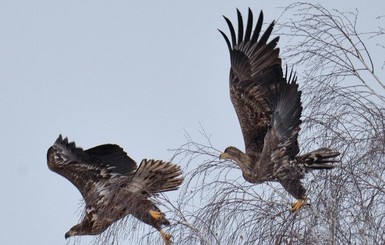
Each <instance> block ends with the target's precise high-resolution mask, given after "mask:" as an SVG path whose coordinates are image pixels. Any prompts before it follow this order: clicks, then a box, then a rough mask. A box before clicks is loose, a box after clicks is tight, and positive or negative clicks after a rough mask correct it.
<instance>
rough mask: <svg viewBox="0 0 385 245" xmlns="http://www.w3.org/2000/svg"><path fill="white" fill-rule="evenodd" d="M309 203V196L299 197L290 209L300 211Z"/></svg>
mask: <svg viewBox="0 0 385 245" xmlns="http://www.w3.org/2000/svg"><path fill="white" fill-rule="evenodd" d="M306 205H308V202H307V198H306V197H305V198H303V199H298V200H297V201H296V202H295V203H293V204H292V205H291V209H290V211H291V212H293V213H295V212H298V211H299V210H300V209H301V208H302V207H303V206H306Z"/></svg>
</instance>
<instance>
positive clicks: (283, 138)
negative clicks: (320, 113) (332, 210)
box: [261, 72, 305, 198]
mask: <svg viewBox="0 0 385 245" xmlns="http://www.w3.org/2000/svg"><path fill="white" fill-rule="evenodd" d="M285 77H286V78H284V79H282V80H281V85H280V87H279V89H278V96H277V97H276V98H275V99H274V100H273V101H272V106H271V108H272V120H271V127H270V129H269V130H268V132H267V134H266V136H265V142H264V151H263V154H262V156H261V158H262V159H266V160H265V161H262V162H261V164H262V165H263V164H270V162H272V163H273V165H274V166H273V171H274V172H275V173H274V175H275V176H278V179H279V181H280V183H281V184H282V185H283V187H284V188H285V189H286V190H287V191H288V192H289V193H290V194H292V195H293V196H294V197H296V198H301V196H303V195H304V194H305V188H304V187H303V186H302V184H301V181H300V178H299V176H303V175H304V174H305V172H302V171H304V169H302V168H299V167H298V166H297V164H298V163H297V162H296V161H293V160H294V158H295V157H296V155H297V154H298V153H299V146H298V133H299V131H300V124H301V120H300V117H301V113H302V106H301V91H298V84H297V83H296V77H295V76H292V73H291V74H290V76H289V77H287V72H286V75H285Z"/></svg>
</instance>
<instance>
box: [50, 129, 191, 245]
mask: <svg viewBox="0 0 385 245" xmlns="http://www.w3.org/2000/svg"><path fill="white" fill-rule="evenodd" d="M47 164H48V167H49V169H50V170H52V171H54V172H56V173H58V174H60V175H62V176H63V177H65V178H67V179H68V180H69V181H70V182H71V183H73V184H74V185H75V186H76V188H77V189H78V190H79V191H80V193H81V194H82V196H83V198H84V200H85V203H86V213H85V216H84V219H83V220H82V222H81V223H80V224H77V225H75V226H74V227H72V228H71V229H70V230H69V231H68V232H67V233H66V234H65V237H66V238H67V237H70V236H76V235H97V234H100V233H102V232H103V231H105V230H106V229H107V228H108V227H109V226H110V225H111V224H112V223H114V222H115V221H118V220H120V219H122V218H124V217H125V216H127V215H129V214H131V215H133V216H134V217H136V218H137V219H139V220H140V221H142V222H144V223H146V224H149V225H151V226H153V227H154V228H156V229H157V230H159V231H160V232H161V235H162V237H163V239H164V241H165V243H166V244H169V243H170V236H169V235H168V234H166V233H164V232H163V231H162V230H161V227H162V225H168V224H169V221H168V220H167V219H166V218H165V215H164V214H163V213H162V212H161V211H160V210H159V208H158V207H156V206H155V204H154V203H153V202H152V201H151V200H150V199H149V197H151V196H152V195H153V194H155V193H160V192H165V191H171V190H176V189H178V187H179V186H180V184H181V183H182V181H183V177H182V176H181V174H182V173H181V169H180V167H179V166H177V165H175V164H172V163H169V162H164V161H160V160H147V159H144V160H142V162H141V164H140V166H139V168H137V164H136V162H135V161H134V160H132V159H131V158H130V157H129V156H128V155H127V153H126V152H124V150H123V149H122V148H121V147H119V146H118V145H113V144H106V145H100V146H96V147H93V148H91V149H88V150H83V149H82V148H79V147H76V145H75V143H74V142H68V139H67V138H64V139H63V138H62V136H61V135H60V136H59V138H58V139H57V140H56V142H55V143H54V144H53V146H51V147H50V148H49V149H48V152H47Z"/></svg>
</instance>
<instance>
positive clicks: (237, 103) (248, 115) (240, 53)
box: [220, 9, 283, 155]
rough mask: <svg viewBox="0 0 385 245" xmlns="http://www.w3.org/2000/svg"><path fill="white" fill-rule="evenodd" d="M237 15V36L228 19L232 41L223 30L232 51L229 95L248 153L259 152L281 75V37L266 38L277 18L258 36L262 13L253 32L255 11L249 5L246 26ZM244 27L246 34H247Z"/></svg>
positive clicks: (240, 16)
mask: <svg viewBox="0 0 385 245" xmlns="http://www.w3.org/2000/svg"><path fill="white" fill-rule="evenodd" d="M237 15H238V37H236V33H235V30H234V27H233V25H232V23H231V22H230V20H229V19H227V18H226V17H224V18H225V20H226V22H227V24H228V26H229V29H230V36H231V42H230V40H229V38H228V37H227V36H226V34H224V33H223V32H222V31H220V33H221V34H222V35H223V37H224V39H225V41H226V43H227V46H228V48H229V52H230V61H231V69H230V98H231V101H232V103H233V105H234V108H235V111H236V113H237V116H238V120H239V123H240V126H241V129H242V133H243V138H244V142H245V148H246V153H247V154H250V153H251V154H254V155H256V154H257V155H258V154H260V152H261V151H262V148H263V143H264V137H265V134H266V132H267V129H268V125H269V123H270V121H271V109H270V106H269V103H270V102H271V100H272V98H273V97H274V96H275V93H274V92H273V91H274V90H275V89H276V88H277V87H278V85H279V81H280V80H281V79H282V77H283V74H282V68H281V59H280V58H279V49H278V48H276V45H277V42H278V39H279V37H276V38H274V39H273V40H272V41H270V42H267V41H268V39H269V37H270V34H271V32H272V30H273V26H274V22H273V23H271V24H270V25H269V27H268V28H267V30H266V31H265V33H264V34H263V35H262V36H261V37H260V38H259V34H260V32H261V27H262V24H263V13H262V12H261V14H260V15H259V19H258V22H257V24H256V26H255V28H254V32H253V13H252V11H251V10H250V9H249V14H248V21H247V26H246V29H245V30H244V26H243V20H242V15H241V13H240V12H239V10H237ZM244 31H245V34H244Z"/></svg>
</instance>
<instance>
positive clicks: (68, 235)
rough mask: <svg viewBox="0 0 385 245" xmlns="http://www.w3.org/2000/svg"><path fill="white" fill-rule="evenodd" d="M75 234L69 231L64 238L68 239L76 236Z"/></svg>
mask: <svg viewBox="0 0 385 245" xmlns="http://www.w3.org/2000/svg"><path fill="white" fill-rule="evenodd" d="M74 235H75V234H74V232H73V231H72V230H69V231H68V232H67V233H66V234H65V235H64V238H65V239H67V238H68V237H71V236H74Z"/></svg>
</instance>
